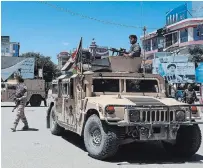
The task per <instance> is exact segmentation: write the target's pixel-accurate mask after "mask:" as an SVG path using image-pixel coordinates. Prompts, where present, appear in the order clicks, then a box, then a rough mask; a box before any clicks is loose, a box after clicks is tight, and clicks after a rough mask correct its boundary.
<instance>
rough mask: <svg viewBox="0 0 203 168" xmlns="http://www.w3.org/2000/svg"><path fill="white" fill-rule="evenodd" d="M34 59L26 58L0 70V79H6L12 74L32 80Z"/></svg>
mask: <svg viewBox="0 0 203 168" xmlns="http://www.w3.org/2000/svg"><path fill="white" fill-rule="evenodd" d="M34 64H35V59H34V58H26V59H24V60H22V61H20V62H18V63H16V64H14V65H12V66H9V67H7V68H4V69H1V78H2V79H3V80H6V79H8V78H9V77H10V76H11V75H12V74H21V76H22V77H23V78H24V79H33V78H34Z"/></svg>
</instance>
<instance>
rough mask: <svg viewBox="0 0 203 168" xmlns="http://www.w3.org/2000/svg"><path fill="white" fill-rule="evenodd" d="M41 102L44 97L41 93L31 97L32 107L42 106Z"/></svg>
mask: <svg viewBox="0 0 203 168" xmlns="http://www.w3.org/2000/svg"><path fill="white" fill-rule="evenodd" d="M41 102H42V97H41V96H40V95H33V96H32V97H31V98H30V105H31V106H32V107H40V105H41Z"/></svg>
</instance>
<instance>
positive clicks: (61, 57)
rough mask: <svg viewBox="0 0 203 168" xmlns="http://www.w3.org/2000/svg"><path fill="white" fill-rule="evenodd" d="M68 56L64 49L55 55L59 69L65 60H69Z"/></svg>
mask: <svg viewBox="0 0 203 168" xmlns="http://www.w3.org/2000/svg"><path fill="white" fill-rule="evenodd" d="M70 56H71V55H70V53H68V52H66V51H63V52H60V53H59V54H58V55H57V59H58V69H61V68H62V67H63V66H64V65H65V64H66V62H67V61H68V60H69V58H70Z"/></svg>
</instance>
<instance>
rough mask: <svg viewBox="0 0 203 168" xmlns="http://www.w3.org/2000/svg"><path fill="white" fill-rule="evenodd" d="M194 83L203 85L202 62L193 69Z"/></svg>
mask: <svg viewBox="0 0 203 168" xmlns="http://www.w3.org/2000/svg"><path fill="white" fill-rule="evenodd" d="M195 81H196V83H203V62H200V63H199V64H198V67H197V68H196V69H195Z"/></svg>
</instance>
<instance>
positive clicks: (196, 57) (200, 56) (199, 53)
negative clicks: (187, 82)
mask: <svg viewBox="0 0 203 168" xmlns="http://www.w3.org/2000/svg"><path fill="white" fill-rule="evenodd" d="M189 53H190V55H191V56H192V62H195V63H197V62H202V61H203V49H201V48H200V47H198V46H195V47H194V48H193V49H191V48H189Z"/></svg>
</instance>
